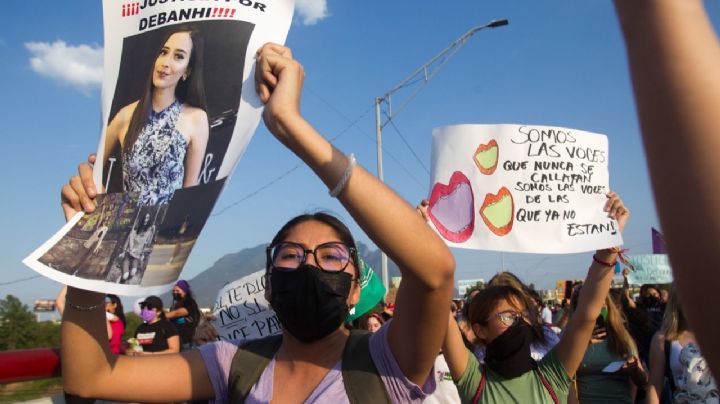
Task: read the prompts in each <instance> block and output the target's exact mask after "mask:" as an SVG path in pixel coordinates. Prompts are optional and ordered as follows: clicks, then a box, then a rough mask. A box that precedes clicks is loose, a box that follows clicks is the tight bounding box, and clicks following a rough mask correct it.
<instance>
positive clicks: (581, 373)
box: [568, 287, 648, 404]
mask: <svg viewBox="0 0 720 404" xmlns="http://www.w3.org/2000/svg"><path fill="white" fill-rule="evenodd" d="M581 291H582V287H580V288H578V289H576V291H575V293H574V294H573V296H572V300H571V305H570V307H571V308H572V310H575V308H577V305H578V300H579V297H580V295H581ZM572 310H571V312H570V318H572V313H573V311H572ZM589 343H590V345H589V346H588V348H587V351H585V356H584V357H583V359H582V362H581V364H580V367H579V368H578V370H577V373H576V378H575V380H576V384H575V386H576V387H573V388H571V391H570V395H569V396H568V402H579V403H583V404H585V403H626V404H632V403H634V402H635V397H636V393H637V390H638V389H643V388H645V385H646V384H647V380H648V376H647V372H646V371H645V368H644V367H643V365H642V363H641V362H640V358H639V357H638V353H637V347H636V345H635V341H634V340H633V339H632V337H631V336H630V333H629V332H628V330H627V329H626V328H625V324H624V319H623V317H622V312H620V311H619V310H618V308H617V305H616V304H615V302H614V301H613V299H612V297H611V295H610V294H608V296H607V297H606V298H605V304H604V305H603V307H602V309H601V310H600V313H599V315H598V316H597V318H596V319H595V328H594V329H593V333H592V336H591V337H590V340H589ZM623 362H624V363H623ZM620 364H621V365H620Z"/></svg>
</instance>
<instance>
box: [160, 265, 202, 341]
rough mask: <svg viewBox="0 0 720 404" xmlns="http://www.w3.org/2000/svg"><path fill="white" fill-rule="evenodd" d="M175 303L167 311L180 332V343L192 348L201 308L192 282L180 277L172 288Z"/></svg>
mask: <svg viewBox="0 0 720 404" xmlns="http://www.w3.org/2000/svg"><path fill="white" fill-rule="evenodd" d="M172 296H173V304H172V307H170V311H168V312H167V313H165V317H167V318H168V319H169V320H170V321H172V322H173V324H175V327H177V329H178V332H179V333H180V343H181V344H182V348H183V350H186V349H190V348H191V347H192V343H193V336H194V335H195V328H196V327H197V325H198V322H199V321H200V316H201V315H202V314H201V313H200V309H199V308H198V305H197V303H196V302H195V298H194V297H193V293H192V291H191V290H190V284H189V283H187V281H186V280H184V279H180V280H179V281H177V283H176V284H175V287H173V290H172Z"/></svg>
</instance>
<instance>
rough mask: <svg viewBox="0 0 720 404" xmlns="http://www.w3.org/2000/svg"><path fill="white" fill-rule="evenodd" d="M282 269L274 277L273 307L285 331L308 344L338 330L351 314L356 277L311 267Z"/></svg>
mask: <svg viewBox="0 0 720 404" xmlns="http://www.w3.org/2000/svg"><path fill="white" fill-rule="evenodd" d="M279 269H280V270H278V268H275V269H274V270H273V271H272V272H271V273H270V287H271V293H270V299H271V301H270V304H271V305H272V308H273V310H275V314H277V316H278V319H279V320H280V323H281V324H282V326H283V328H285V329H286V330H288V332H290V334H292V335H293V336H294V337H295V338H297V339H299V340H300V341H302V342H306V343H310V342H314V341H317V340H319V339H321V338H323V337H325V336H327V335H328V334H330V333H331V332H333V331H335V330H337V329H338V327H340V324H342V322H343V320H344V319H345V317H346V316H347V313H348V305H347V298H348V296H349V295H350V287H351V286H352V276H351V275H350V274H348V273H346V272H343V271H340V272H327V271H323V270H322V269H320V268H318V267H315V266H313V265H307V264H303V265H301V266H300V267H298V268H297V269H295V270H290V271H283V270H282V268H279Z"/></svg>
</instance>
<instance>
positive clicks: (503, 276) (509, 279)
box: [488, 271, 548, 345]
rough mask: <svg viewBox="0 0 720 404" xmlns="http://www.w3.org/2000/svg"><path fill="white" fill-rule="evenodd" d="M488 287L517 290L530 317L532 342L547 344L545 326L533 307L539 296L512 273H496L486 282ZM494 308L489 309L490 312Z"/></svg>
mask: <svg viewBox="0 0 720 404" xmlns="http://www.w3.org/2000/svg"><path fill="white" fill-rule="evenodd" d="M488 285H490V286H508V287H511V288H514V289H516V290H518V291H519V292H520V293H521V294H522V295H523V297H524V301H525V305H526V307H527V310H528V313H529V316H530V325H531V326H532V328H533V342H537V343H540V344H542V345H545V344H547V342H548V341H547V338H546V337H545V326H544V325H543V324H542V321H541V319H540V318H539V316H538V314H537V310H536V309H535V307H536V306H535V305H536V304H538V303H537V302H538V301H542V299H540V295H538V293H537V292H536V291H535V290H532V289H530V288H529V287H528V286H527V285H525V283H523V281H521V280H520V278H518V277H517V275H515V274H514V273H512V272H506V271H504V272H498V273H497V274H495V276H493V277H492V278H490V282H488ZM494 307H495V306H493V307H491V308H490V310H492V309H493V308H494Z"/></svg>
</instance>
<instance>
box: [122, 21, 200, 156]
mask: <svg viewBox="0 0 720 404" xmlns="http://www.w3.org/2000/svg"><path fill="white" fill-rule="evenodd" d="M181 32H185V33H187V34H189V35H190V39H191V40H192V50H191V51H190V61H189V62H188V67H187V72H188V76H187V80H180V81H179V82H178V83H177V86H176V87H175V97H176V98H177V99H178V100H180V101H181V102H182V103H185V104H188V105H190V106H193V107H196V108H200V109H202V110H204V111H207V101H206V99H205V80H204V74H203V61H204V53H205V50H204V48H205V41H204V39H203V37H202V36H201V35H200V33H199V32H198V30H197V29H195V28H193V27H190V26H187V25H181V26H179V27H177V28H176V29H174V30H172V31H170V32H169V33H168V34H167V35H166V36H165V38H164V39H163V41H162V42H161V44H160V48H159V49H162V47H163V46H165V43H166V42H167V41H168V39H170V37H171V36H173V35H174V34H177V33H181ZM156 60H157V57H156ZM154 70H155V62H153V66H152V68H151V69H150V74H149V75H148V78H147V82H146V84H145V93H144V94H143V96H142V97H141V98H140V100H138V104H137V106H136V107H135V111H133V114H132V118H131V119H130V125H129V126H128V131H127V134H126V135H125V143H124V145H123V152H125V153H130V152H131V151H132V147H133V145H134V144H135V141H136V140H137V138H138V136H139V135H140V132H141V131H142V129H143V127H144V126H145V124H146V123H147V122H148V119H150V111H151V110H152V96H153V92H154V91H155V86H154V85H153V74H154Z"/></svg>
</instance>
